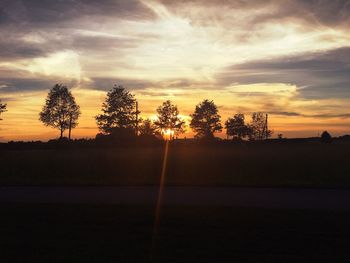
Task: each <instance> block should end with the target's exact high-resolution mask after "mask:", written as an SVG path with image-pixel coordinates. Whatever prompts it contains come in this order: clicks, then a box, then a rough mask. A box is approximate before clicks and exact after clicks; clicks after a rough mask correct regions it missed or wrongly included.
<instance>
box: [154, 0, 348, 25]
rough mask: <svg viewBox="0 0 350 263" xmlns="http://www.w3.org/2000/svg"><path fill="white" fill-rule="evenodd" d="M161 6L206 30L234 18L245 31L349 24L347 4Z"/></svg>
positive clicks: (314, 0)
mask: <svg viewBox="0 0 350 263" xmlns="http://www.w3.org/2000/svg"><path fill="white" fill-rule="evenodd" d="M160 2H161V3H162V4H164V5H165V6H166V7H167V8H168V9H169V10H171V11H172V12H174V13H176V14H179V15H182V16H184V17H186V18H188V19H190V20H191V22H192V23H194V24H200V25H204V26H211V25H215V24H218V23H220V25H223V24H227V25H228V26H229V25H230V24H231V23H230V21H229V20H231V22H232V21H235V20H236V19H235V17H236V18H237V19H242V20H243V19H244V23H241V26H243V27H245V28H248V27H258V26H260V24H263V23H271V22H274V23H276V22H277V23H278V22H281V21H288V20H294V21H299V22H300V23H304V24H310V25H313V26H315V25H317V26H320V25H324V26H342V27H346V26H347V24H348V22H349V20H350V1H348V0H266V1H261V0H233V1H229V0H214V1H205V0H193V1H185V0H180V1H172V0H161V1H160ZM208 7H209V8H208ZM193 10H202V11H203V12H195V11H193ZM205 10H206V12H204V11H205ZM223 10H225V11H223ZM241 12H242V13H241Z"/></svg>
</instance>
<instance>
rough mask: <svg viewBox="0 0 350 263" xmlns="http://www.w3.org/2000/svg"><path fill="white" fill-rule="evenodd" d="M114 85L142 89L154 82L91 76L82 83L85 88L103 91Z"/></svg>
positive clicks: (129, 88)
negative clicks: (88, 80) (89, 80)
mask: <svg viewBox="0 0 350 263" xmlns="http://www.w3.org/2000/svg"><path fill="white" fill-rule="evenodd" d="M114 85H121V86H123V87H124V88H126V89H128V90H142V89H145V88H149V87H152V86H153V85H154V84H153V83H152V82H150V81H146V80H137V79H123V78H92V79H91V82H89V83H86V84H84V86H85V87H86V88H91V89H96V90H105V91H108V90H110V89H112V88H113V86H114Z"/></svg>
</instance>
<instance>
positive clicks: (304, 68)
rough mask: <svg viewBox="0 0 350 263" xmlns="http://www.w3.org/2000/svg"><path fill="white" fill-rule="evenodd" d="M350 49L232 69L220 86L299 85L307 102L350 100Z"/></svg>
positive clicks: (221, 77) (221, 75)
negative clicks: (256, 84)
mask: <svg viewBox="0 0 350 263" xmlns="http://www.w3.org/2000/svg"><path fill="white" fill-rule="evenodd" d="M349 61H350V47H345V48H339V49H335V50H330V51H326V52H315V53H307V54H302V55H297V56H287V57H279V58H275V59H266V60H259V61H251V62H247V63H243V64H239V65H233V66H230V67H227V68H225V69H224V70H222V72H220V73H219V74H218V75H217V77H216V81H217V83H218V84H219V85H221V86H230V85H234V84H237V83H238V84H254V83H287V84H292V85H296V86H297V87H298V93H299V95H300V97H302V98H306V99H323V98H350V89H349V86H350V64H349Z"/></svg>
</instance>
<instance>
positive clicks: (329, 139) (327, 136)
mask: <svg viewBox="0 0 350 263" xmlns="http://www.w3.org/2000/svg"><path fill="white" fill-rule="evenodd" d="M321 142H323V143H331V142H332V136H331V135H330V133H329V132H328V131H324V132H322V134H321Z"/></svg>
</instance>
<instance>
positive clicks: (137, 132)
mask: <svg viewBox="0 0 350 263" xmlns="http://www.w3.org/2000/svg"><path fill="white" fill-rule="evenodd" d="M135 133H136V136H138V135H139V103H138V101H136V127H135Z"/></svg>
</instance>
